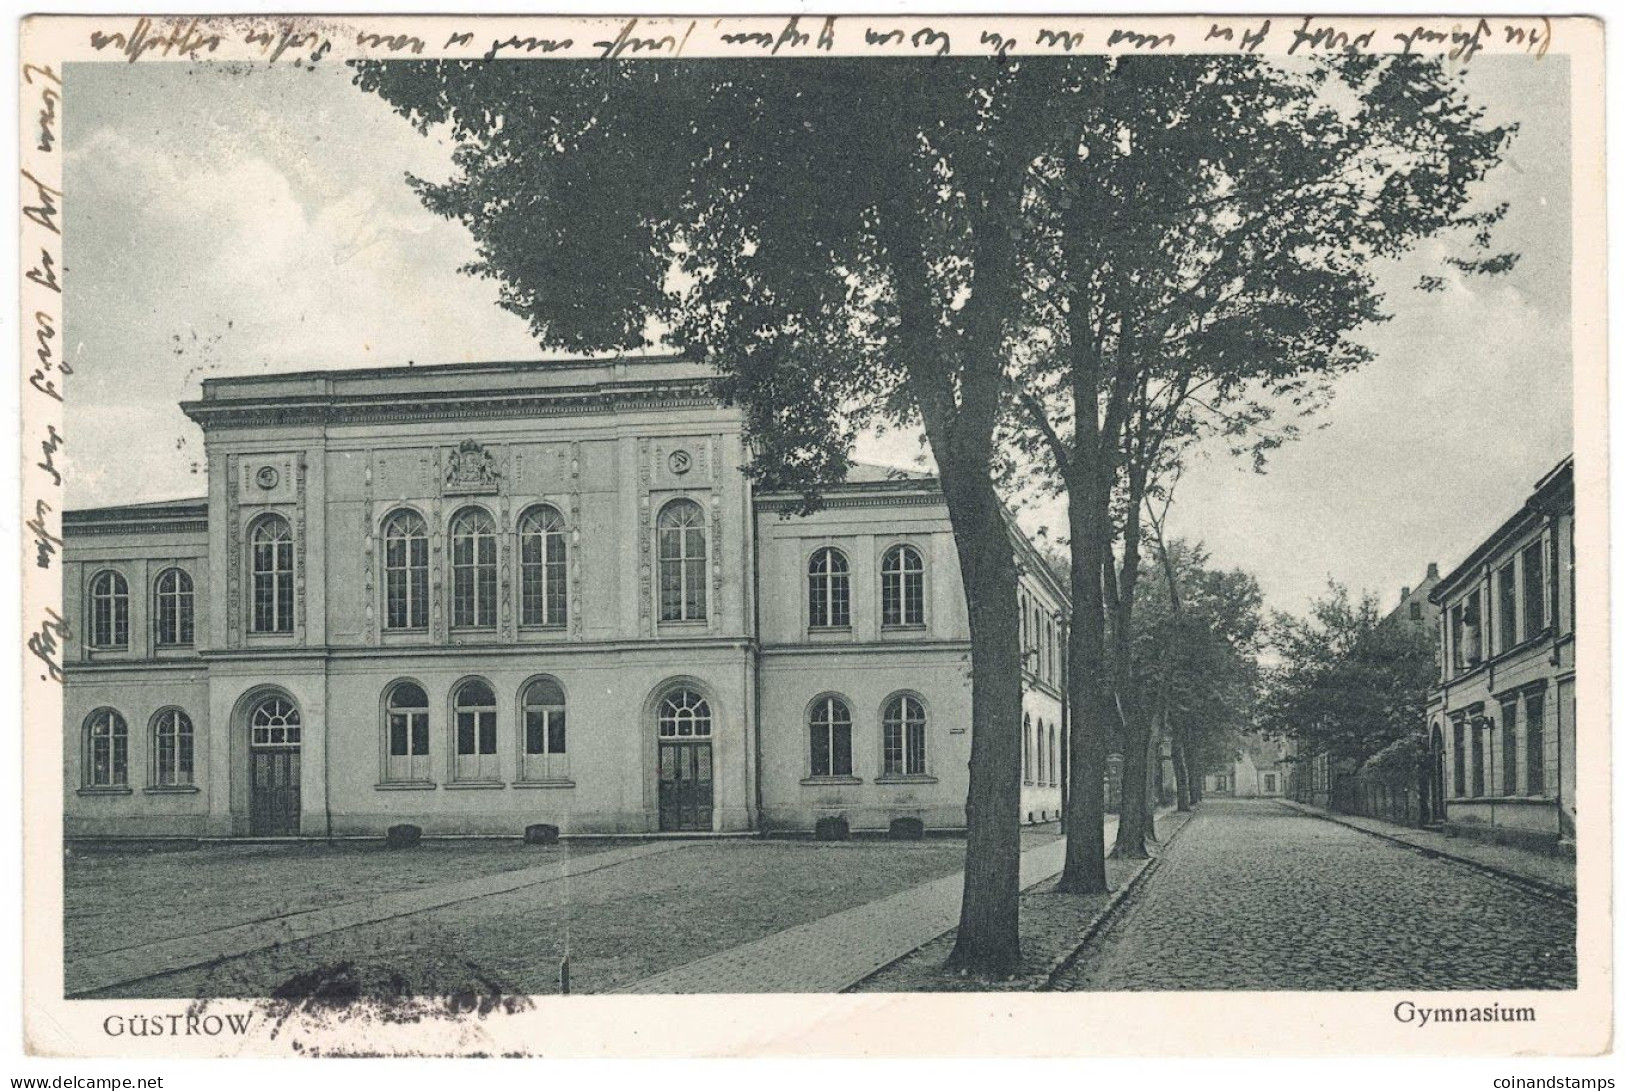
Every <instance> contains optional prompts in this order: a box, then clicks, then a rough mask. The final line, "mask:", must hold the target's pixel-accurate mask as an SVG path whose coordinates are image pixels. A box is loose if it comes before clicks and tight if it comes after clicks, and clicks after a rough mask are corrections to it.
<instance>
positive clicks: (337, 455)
mask: <svg viewBox="0 0 1625 1091" xmlns="http://www.w3.org/2000/svg"><path fill="white" fill-rule="evenodd" d="M709 377H710V376H709V373H708V372H706V371H705V370H704V369H703V368H702V367H700V366H698V365H696V364H693V363H691V362H688V361H684V360H682V359H678V358H671V357H639V358H627V359H606V360H589V361H581V360H575V361H545V362H535V363H501V364H470V365H450V366H444V367H431V368H392V369H371V370H352V371H324V372H304V373H299V374H290V375H273V376H257V377H245V378H234V379H218V380H210V381H208V382H206V383H205V384H204V388H203V396H202V398H201V399H200V400H198V401H194V402H189V403H186V404H185V405H184V406H183V407H182V408H183V409H184V410H185V412H186V413H187V415H188V416H189V417H191V418H192V419H193V420H194V421H196V422H197V423H198V424H199V425H200V426H201V427H202V429H203V432H204V439H205V445H206V450H207V467H208V475H209V476H208V483H209V487H208V495H207V497H204V498H199V499H196V500H181V501H167V502H161V503H154V504H131V505H124V506H118V507H109V508H100V509H93V510H81V511H72V512H69V513H68V514H67V515H66V517H65V519H64V524H65V537H66V539H67V545H66V551H65V562H66V563H65V567H64V577H63V578H64V596H65V603H66V607H67V610H68V611H69V613H68V615H67V616H68V617H70V618H72V619H73V620H74V622H75V625H74V639H73V640H72V641H71V642H70V643H69V645H68V646H67V648H66V649H65V656H66V667H65V669H66V675H67V684H66V691H65V701H66V723H65V729H66V732H67V746H66V761H65V765H64V780H65V783H64V789H65V795H66V828H67V832H68V833H69V835H95V836H101V835H112V836H150V835H211V836H237V835H272V836H275V835H315V836H323V835H328V834H374V833H380V832H382V831H383V830H384V829H385V828H386V827H387V826H389V825H391V824H394V823H399V822H411V823H414V824H417V825H419V826H421V827H422V828H423V829H424V830H425V832H427V833H430V834H461V833H509V834H516V833H518V832H520V831H521V830H522V828H523V827H524V826H525V825H526V824H529V823H534V822H548V823H553V824H556V825H558V826H559V827H560V828H561V829H562V830H564V831H565V832H566V833H616V832H618V833H644V832H651V831H656V830H702V831H737V830H753V829H807V828H810V827H811V826H812V825H813V823H814V822H815V821H816V820H817V819H818V818H819V817H821V816H824V815H837V814H838V815H844V816H846V817H847V818H848V819H849V821H850V822H851V824H852V825H853V827H855V828H860V829H861V828H884V827H885V826H886V825H887V824H888V822H889V821H890V820H892V819H894V818H900V817H911V818H919V819H921V820H923V821H924V823H925V824H926V825H927V826H930V827H938V828H944V827H946V828H955V827H963V826H964V824H965V811H964V806H965V795H966V780H967V765H968V761H969V757H970V734H969V725H970V682H969V650H970V642H969V633H968V627H967V621H966V608H965V599H964V593H963V590H962V587H961V583H960V578H959V567H958V563H957V558H956V554H955V550H954V542H953V536H952V533H951V528H950V525H949V521H948V514H947V510H946V507H945V505H944V503H943V500H942V496H941V494H940V491H939V489H938V487H937V484H936V482H935V481H934V479H932V478H929V477H926V476H923V475H919V474H908V473H901V472H897V471H885V470H881V469H879V468H873V467H870V468H860V469H859V470H857V471H856V472H854V473H853V474H852V476H851V478H850V480H849V481H848V482H847V483H846V484H845V485H842V486H839V487H837V488H834V489H832V490H830V491H829V493H828V494H827V503H826V504H825V506H824V508H823V510H821V511H820V512H818V513H817V514H814V515H811V516H807V517H800V516H794V515H793V514H792V512H793V510H794V509H795V508H796V506H797V505H796V499H795V498H793V497H788V496H774V495H762V494H759V493H758V492H757V491H756V490H755V489H754V488H753V487H752V485H751V483H750V480H749V479H748V477H747V476H746V475H745V473H744V472H743V469H744V461H745V458H746V450H745V446H744V443H743V442H742V416H741V413H740V412H739V411H738V410H737V409H734V408H730V407H726V406H723V405H721V404H719V403H718V402H717V401H716V400H715V399H714V398H712V397H711V396H710V394H709V392H708V388H707V381H708V379H709ZM1011 528H1012V531H1011V532H1012V536H1013V540H1014V541H1015V543H1016V548H1017V553H1018V558H1019V560H1020V562H1021V564H1022V569H1023V576H1022V584H1021V602H1022V630H1023V637H1022V639H1023V643H1024V651H1025V652H1026V662H1027V667H1028V669H1027V670H1026V671H1025V672H1024V674H1025V685H1024V691H1025V692H1024V698H1023V701H1024V706H1025V713H1026V719H1027V723H1028V725H1029V726H1028V727H1027V734H1026V738H1025V739H1024V755H1025V758H1024V772H1023V781H1024V784H1023V788H1022V800H1021V811H1022V815H1023V817H1024V818H1027V817H1029V816H1031V817H1032V818H1033V819H1035V820H1038V819H1042V818H1047V817H1051V816H1054V815H1056V814H1058V813H1059V811H1060V796H1061V789H1060V780H1061V776H1062V768H1063V763H1062V761H1061V758H1060V740H1059V733H1060V724H1061V720H1062V717H1061V687H1060V678H1061V668H1062V655H1061V649H1062V648H1063V647H1064V644H1065V631H1066V611H1067V600H1066V596H1065V592H1064V588H1063V587H1062V585H1061V583H1060V582H1059V581H1058V580H1056V579H1055V578H1054V577H1053V575H1052V574H1051V572H1050V571H1049V569H1048V567H1047V566H1046V565H1045V564H1044V563H1043V561H1042V559H1041V558H1040V557H1039V556H1038V554H1037V553H1036V551H1034V550H1033V548H1032V547H1031V545H1030V544H1029V543H1028V542H1027V541H1026V540H1025V538H1023V537H1021V536H1020V534H1019V533H1016V532H1015V530H1014V525H1013V523H1012V524H1011Z"/></svg>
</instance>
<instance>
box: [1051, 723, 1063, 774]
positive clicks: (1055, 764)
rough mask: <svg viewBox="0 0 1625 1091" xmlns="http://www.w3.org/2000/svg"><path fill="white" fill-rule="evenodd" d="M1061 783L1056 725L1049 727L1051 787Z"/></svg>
mask: <svg viewBox="0 0 1625 1091" xmlns="http://www.w3.org/2000/svg"><path fill="white" fill-rule="evenodd" d="M1060 783H1061V751H1060V748H1059V747H1058V746H1057V745H1056V742H1055V725H1054V724H1050V725H1049V786H1050V787H1051V788H1054V787H1057V786H1059V785H1060Z"/></svg>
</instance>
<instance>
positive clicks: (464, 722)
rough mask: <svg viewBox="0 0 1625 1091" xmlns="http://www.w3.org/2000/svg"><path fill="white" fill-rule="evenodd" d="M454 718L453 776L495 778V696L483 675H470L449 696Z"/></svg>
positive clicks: (496, 768)
mask: <svg viewBox="0 0 1625 1091" xmlns="http://www.w3.org/2000/svg"><path fill="white" fill-rule="evenodd" d="M453 711H454V714H455V717H456V721H457V756H456V760H455V764H454V765H453V766H452V778H453V779H454V780H482V781H484V780H489V781H494V780H497V779H499V777H500V773H499V770H498V765H497V698H496V694H495V693H493V692H491V686H490V684H489V683H488V682H486V681H485V680H484V679H483V678H471V679H469V680H468V681H467V682H464V683H463V684H462V685H460V686H458V687H457V696H456V697H455V698H454V700H453Z"/></svg>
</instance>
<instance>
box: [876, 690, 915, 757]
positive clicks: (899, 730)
mask: <svg viewBox="0 0 1625 1091" xmlns="http://www.w3.org/2000/svg"><path fill="white" fill-rule="evenodd" d="M881 726H882V729H883V735H882V749H883V750H884V751H885V764H884V772H885V774H886V775H887V776H891V777H898V776H907V777H914V776H924V775H925V705H924V704H923V703H921V701H920V699H919V698H918V697H914V696H912V695H910V694H907V693H900V694H898V695H897V696H896V697H893V698H892V699H891V700H890V701H887V702H886V712H885V715H884V716H883V717H882V725H881Z"/></svg>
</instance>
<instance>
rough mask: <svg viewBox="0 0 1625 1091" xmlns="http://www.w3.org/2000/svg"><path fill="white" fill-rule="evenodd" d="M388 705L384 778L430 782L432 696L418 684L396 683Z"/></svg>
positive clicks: (387, 702)
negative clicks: (430, 708)
mask: <svg viewBox="0 0 1625 1091" xmlns="http://www.w3.org/2000/svg"><path fill="white" fill-rule="evenodd" d="M385 706H386V713H385V721H386V722H385V731H386V732H387V734H388V740H387V742H388V751H387V756H386V757H385V759H384V779H385V780H388V781H426V780H429V779H430V776H429V695H428V694H427V693H425V692H424V691H423V687H422V686H420V685H418V684H417V683H416V682H397V683H396V684H395V685H394V686H393V687H392V688H391V689H390V691H389V699H388V700H387V701H386V702H385Z"/></svg>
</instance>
